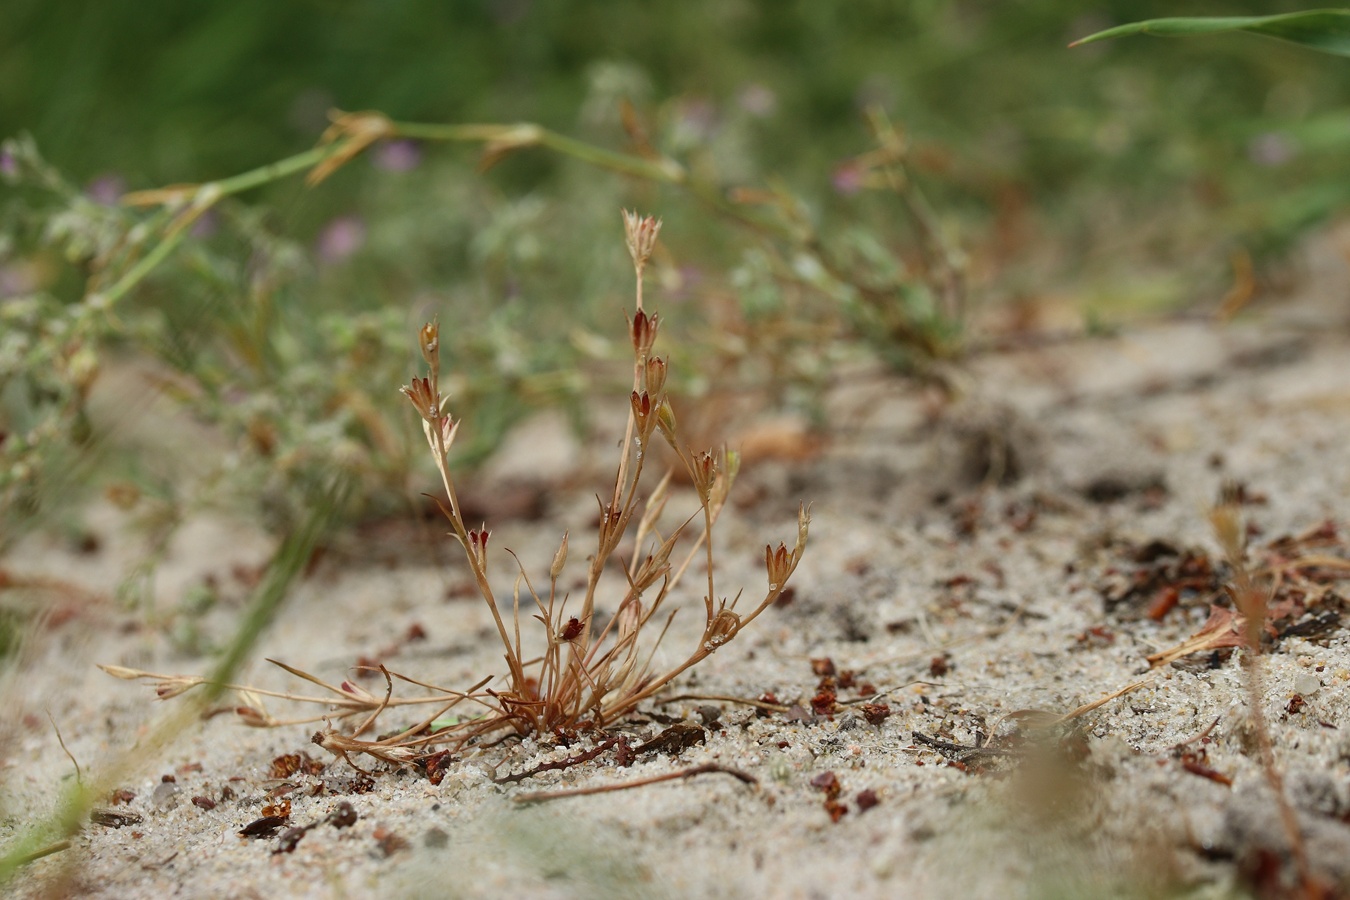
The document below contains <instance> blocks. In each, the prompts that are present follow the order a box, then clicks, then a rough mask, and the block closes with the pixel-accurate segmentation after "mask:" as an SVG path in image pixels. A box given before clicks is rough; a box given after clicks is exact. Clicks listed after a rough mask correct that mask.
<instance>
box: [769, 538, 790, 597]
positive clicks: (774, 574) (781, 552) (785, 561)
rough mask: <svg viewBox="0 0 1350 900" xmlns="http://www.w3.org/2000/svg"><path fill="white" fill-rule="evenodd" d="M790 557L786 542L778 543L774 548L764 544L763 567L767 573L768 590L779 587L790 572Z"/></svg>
mask: <svg viewBox="0 0 1350 900" xmlns="http://www.w3.org/2000/svg"><path fill="white" fill-rule="evenodd" d="M791 563H792V559H791V556H790V554H789V553H788V548H787V545H786V544H783V543H781V542H780V543H779V545H778V549H777V550H775V549H774V548H773V547H772V546H771V545H769V544H765V545H764V568H765V570H766V571H767V572H768V573H769V590H771V591H776V590H778V589H779V588H781V587H782V586H783V585H784V584H785V583H786V582H787V580H788V576H789V575H791V574H792V568H791Z"/></svg>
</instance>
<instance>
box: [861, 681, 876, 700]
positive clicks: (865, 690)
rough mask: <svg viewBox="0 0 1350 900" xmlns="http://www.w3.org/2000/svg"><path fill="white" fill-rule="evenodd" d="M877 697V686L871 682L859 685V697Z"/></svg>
mask: <svg viewBox="0 0 1350 900" xmlns="http://www.w3.org/2000/svg"><path fill="white" fill-rule="evenodd" d="M876 695H877V686H876V685H875V684H873V683H872V682H870V681H864V682H863V683H862V684H860V685H858V696H859V697H875V696H876Z"/></svg>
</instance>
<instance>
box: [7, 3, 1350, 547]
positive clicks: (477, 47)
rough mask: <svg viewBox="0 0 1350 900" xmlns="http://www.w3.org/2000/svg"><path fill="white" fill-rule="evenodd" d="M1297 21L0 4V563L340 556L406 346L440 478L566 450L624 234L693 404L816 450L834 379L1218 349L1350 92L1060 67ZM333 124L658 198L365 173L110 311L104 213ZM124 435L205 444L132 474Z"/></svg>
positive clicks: (428, 173) (1250, 7)
mask: <svg viewBox="0 0 1350 900" xmlns="http://www.w3.org/2000/svg"><path fill="white" fill-rule="evenodd" d="M1303 6H1304V4H1300V3H1297V2H1287V0H1267V2H1262V3H1256V2H1236V0H1234V2H1227V3H1222V2H1199V0H1197V2H1183V3H1178V2H1176V0H1172V2H1162V0H1157V2H1153V0H1129V2H1126V0H1094V2H1082V0H1078V2H1069V0H1051V2H1044V3H1036V4H1016V3H1003V2H992V0H949V2H939V0H912V2H906V3H899V2H883V0H850V2H839V3H828V2H820V0H651V2H647V3H642V4H616V3H612V2H602V0H567V2H562V0H466V2H460V3H444V2H435V0H401V2H386V3H370V2H366V3H360V2H340V0H327V2H320V0H308V2H293V3H276V2H272V0H235V2H232V3H229V4H184V3H181V2H176V0H136V2H130V0H97V2H96V0H67V2H63V3H49V2H39V0H7V2H6V3H4V4H0V136H13V137H17V136H20V135H27V136H31V140H28V139H24V140H19V141H13V142H11V143H9V144H8V145H7V149H6V151H5V154H4V156H3V158H0V176H2V177H3V178H4V179H5V180H4V183H3V185H0V191H3V193H2V194H0V549H3V548H4V547H5V545H6V544H7V543H10V542H12V541H13V540H14V539H15V538H17V537H18V536H21V535H22V534H23V533H24V532H26V531H28V530H30V529H31V528H33V527H34V526H36V525H38V524H41V523H52V522H54V521H59V519H60V516H61V515H62V511H63V510H68V509H69V508H70V506H71V503H70V501H72V500H82V499H88V498H89V497H90V496H94V495H96V494H99V493H100V492H110V493H109V496H111V497H112V498H113V499H114V500H116V501H118V502H121V503H124V504H126V505H128V506H134V505H136V504H137V503H145V502H147V501H146V499H145V498H150V500H153V501H154V504H155V505H154V506H153V509H155V510H158V512H156V513H155V515H154V516H152V517H151V518H154V519H156V521H159V522H161V524H162V523H163V522H170V523H171V522H172V521H175V520H176V519H177V518H178V517H179V516H181V514H182V507H183V505H184V504H185V503H222V504H227V505H231V506H234V507H236V508H242V509H244V510H245V511H250V512H254V513H258V514H260V515H262V516H263V517H264V520H265V521H266V522H267V523H268V524H269V525H270V526H271V527H273V528H275V529H277V530H281V531H284V530H286V529H287V528H290V527H292V526H293V524H294V522H295V521H296V520H297V515H298V511H299V510H302V509H303V508H304V507H305V504H306V502H307V501H306V498H307V497H310V496H312V495H313V492H314V491H316V490H320V489H321V487H320V485H321V483H323V482H324V481H325V480H326V479H329V478H330V477H331V476H333V475H334V474H335V473H342V474H344V475H345V476H347V477H349V478H351V479H353V480H355V481H356V482H357V483H358V484H359V486H360V488H361V489H359V490H356V491H353V492H351V494H350V496H351V497H353V498H354V499H353V500H352V501H351V508H350V509H349V510H347V511H346V514H347V515H348V516H372V515H381V514H384V513H388V512H390V511H391V510H396V509H397V508H399V506H400V504H405V503H406V500H405V498H406V497H407V496H408V495H409V494H410V492H414V491H415V489H416V488H415V486H416V485H417V484H421V483H423V482H422V480H420V476H419V477H416V478H415V477H412V473H414V472H415V471H417V468H416V467H417V466H418V465H420V461H419V456H420V453H419V451H418V444H417V440H418V437H419V436H418V435H417V433H416V426H415V424H414V423H413V422H412V417H411V415H410V414H408V413H407V412H406V411H405V410H404V404H402V403H399V402H398V398H397V395H396V393H395V392H396V389H397V387H398V385H399V384H401V383H403V381H405V380H406V378H407V377H408V375H409V374H410V373H412V372H415V371H416V368H417V366H416V354H415V349H414V342H413V336H414V334H415V329H416V327H417V325H418V324H419V323H420V322H421V321H423V320H424V319H425V318H428V317H430V316H431V315H439V316H440V318H441V321H442V324H443V334H444V335H445V345H446V346H445V355H446V357H447V365H448V366H449V368H450V369H451V370H452V371H453V372H455V373H457V381H456V382H455V384H454V390H455V406H454V409H455V410H456V411H457V412H458V413H459V414H460V415H461V416H463V417H465V418H468V419H470V420H471V422H472V424H471V427H468V428H466V429H464V431H463V432H462V435H463V437H462V440H466V446H465V447H464V454H465V459H464V461H465V462H466V463H472V462H474V461H475V460H480V459H482V458H483V457H484V456H485V454H487V453H489V452H490V450H491V448H492V446H493V445H494V444H495V442H496V441H497V440H498V439H499V438H500V436H501V435H502V434H503V432H504V430H505V429H506V428H507V427H509V425H510V424H511V423H512V422H514V421H516V420H517V419H518V418H519V417H520V416H522V415H524V414H525V413H527V412H528V411H529V410H530V409H532V408H535V407H537V406H540V405H554V404H563V405H566V406H567V407H568V408H569V409H571V410H572V412H573V413H574V414H575V415H576V416H578V417H580V415H581V411H582V410H583V409H584V405H583V403H582V399H583V398H584V396H585V394H586V392H587V391H588V390H590V389H591V388H593V387H595V386H596V381H595V377H596V376H595V373H597V372H601V373H603V372H606V371H608V372H615V371H617V372H620V373H622V371H623V367H622V366H620V367H618V368H617V369H616V368H614V367H613V366H608V367H606V366H601V365H598V363H601V362H612V361H614V360H621V359H622V358H623V348H622V346H619V345H618V344H617V343H616V342H615V340H614V337H615V335H616V334H617V333H618V332H617V328H616V320H617V318H618V316H619V315H620V311H621V310H623V309H625V308H627V305H628V304H629V303H630V302H631V301H630V299H629V298H630V296H631V295H630V293H629V291H630V285H629V284H628V275H627V273H628V268H627V265H626V260H625V258H624V255H623V254H624V250H623V246H622V241H621V239H620V229H619V218H618V212H617V210H618V209H619V207H620V206H629V207H634V208H637V209H639V210H641V211H643V212H652V213H655V214H658V215H661V216H662V217H664V218H665V220H666V227H665V230H664V231H663V235H662V237H663V242H664V243H665V245H666V248H667V250H668V253H667V254H666V255H665V256H664V258H662V259H660V260H658V262H659V263H660V265H659V266H658V268H657V273H656V275H655V278H654V281H655V282H656V283H655V284H654V285H653V293H652V296H653V297H654V298H655V300H656V304H657V306H658V308H660V309H663V310H665V311H666V312H667V313H668V316H667V318H668V321H669V322H670V325H671V327H672V328H675V329H676V330H677V331H679V332H681V334H680V338H679V339H677V341H668V342H667V343H666V344H665V346H666V347H667V348H671V347H675V348H676V349H675V353H676V356H677V359H676V366H677V369H676V371H677V373H678V372H680V371H683V372H684V373H685V374H684V379H685V380H684V382H683V384H684V389H685V390H686V391H688V392H689V393H692V394H698V393H700V392H705V391H707V390H709V389H710V387H711V383H712V381H714V380H724V381H726V382H727V383H731V382H734V383H736V384H740V385H743V386H746V387H748V388H750V389H757V390H759V391H761V393H763V395H764V396H765V398H766V402H769V403H773V404H779V405H787V406H796V407H798V408H801V409H806V410H810V409H811V406H812V403H813V400H814V398H815V396H816V394H815V390H816V389H817V388H818V386H819V385H820V384H821V383H822V382H823V380H824V379H825V378H826V377H827V375H828V373H829V371H830V367H831V365H833V363H835V362H836V361H838V360H839V359H840V358H843V357H866V356H875V357H877V358H880V359H882V360H884V361H885V362H887V363H889V364H891V365H893V366H895V367H897V368H898V369H901V370H904V371H909V372H915V373H919V374H929V375H931V374H932V373H933V372H934V371H935V367H934V363H935V361H940V360H944V359H950V358H956V357H959V355H960V354H961V353H962V352H966V351H969V349H970V348H972V347H978V346H980V343H981V341H983V340H987V339H990V338H991V336H992V337H997V336H998V335H999V334H1006V333H1008V332H1009V331H1010V330H1017V329H1022V330H1033V331H1034V330H1037V329H1052V328H1060V329H1068V330H1070V331H1073V330H1080V331H1086V330H1089V329H1091V328H1097V327H1101V326H1102V325H1103V324H1105V325H1107V326H1111V325H1113V324H1115V323H1119V322H1124V321H1128V320H1130V319H1131V318H1133V317H1137V316H1139V315H1155V314H1165V313H1168V312H1171V311H1175V310H1181V309H1189V308H1195V307H1200V308H1207V309H1212V308H1213V307H1214V306H1215V305H1216V304H1217V303H1218V301H1219V300H1220V298H1222V296H1223V295H1224V293H1225V292H1226V291H1227V290H1228V289H1229V287H1230V285H1231V284H1232V282H1233V277H1234V276H1233V263H1232V260H1233V259H1234V256H1235V254H1239V255H1242V254H1245V255H1246V256H1247V257H1248V258H1251V259H1254V260H1255V262H1256V266H1257V272H1258V274H1259V273H1261V272H1262V271H1264V269H1263V267H1266V266H1270V265H1274V264H1277V263H1278V261H1279V259H1280V253H1281V252H1282V251H1283V250H1285V249H1287V248H1288V247H1289V246H1290V243H1291V241H1293V240H1294V239H1296V238H1297V237H1298V235H1299V234H1300V233H1301V232H1302V231H1303V230H1304V229H1306V228H1308V227H1309V226H1310V225H1313V224H1315V223H1316V222H1319V221H1321V220H1323V219H1325V218H1326V217H1327V216H1329V215H1331V214H1333V213H1334V212H1335V211H1336V210H1337V209H1338V208H1339V207H1340V206H1341V205H1342V204H1343V203H1344V202H1345V201H1346V200H1347V199H1350V180H1348V179H1346V178H1345V167H1344V159H1345V158H1346V156H1345V154H1346V150H1347V148H1348V147H1350V67H1347V65H1346V62H1345V61H1344V60H1341V59H1337V58H1333V57H1324V56H1320V55H1317V54H1312V53H1308V52H1305V51H1301V50H1299V49H1298V48H1295V47H1290V46H1284V45H1281V44H1278V43H1275V42H1270V41H1263V40H1260V39H1257V38H1250V37H1243V36H1233V37H1222V38H1212V39H1204V40H1192V41H1157V40H1152V39H1139V40H1131V41H1122V42H1114V43H1110V44H1104V45H1095V46H1091V47H1087V48H1083V49H1079V50H1074V51H1069V50H1067V49H1066V47H1065V45H1066V44H1067V43H1068V42H1069V41H1070V40H1072V39H1073V38H1076V37H1080V36H1082V35H1085V34H1087V33H1089V32H1092V31H1096V30H1098V29H1101V28H1104V27H1107V26H1110V25H1112V24H1116V23H1118V22H1124V21H1130V20H1133V19H1138V18H1144V17H1151V16H1163V15H1220V14H1223V15H1239V14H1243V15H1245V14H1258V13H1276V12H1282V11H1291V10H1296V9H1300V8H1303ZM333 108H340V109H344V110H367V109H370V110H379V111H381V112H383V113H385V114H387V115H388V116H389V117H391V118H392V119H394V120H397V121H403V122H428V123H467V122H506V123H509V122H517V121H521V122H534V123H538V124H540V125H542V126H544V127H547V128H549V129H552V130H553V131H556V132H558V133H561V134H564V135H568V136H570V137H574V138H577V139H579V140H582V141H585V142H587V143H588V144H592V145H595V146H598V147H603V148H607V149H610V150H614V151H618V152H623V153H634V154H637V155H644V154H645V155H646V156H647V157H649V158H656V157H660V158H664V159H670V160H674V161H677V162H678V163H679V164H680V165H681V166H683V167H684V170H685V171H687V172H688V173H689V182H690V183H689V184H687V185H683V186H681V185H671V184H662V183H659V182H655V181H651V180H644V179H641V178H634V177H630V176H624V175H620V174H616V173H614V172H612V171H605V170H602V169H599V168H595V167H593V166H590V165H587V164H586V163H585V162H583V161H580V160H578V159H576V158H574V157H573V156H570V155H568V154H565V153H556V152H551V151H548V150H544V149H527V150H524V151H522V152H517V153H512V154H508V155H505V156H504V158H501V159H496V158H495V157H494V158H493V159H492V162H494V163H495V165H492V166H491V167H490V168H489V167H486V166H484V165H481V164H480V163H481V159H480V149H481V148H480V147H476V146H470V145H465V144H454V143H432V142H416V141H412V140H394V141H384V142H381V143H379V144H376V145H375V146H373V147H372V148H371V149H370V150H369V152H367V153H366V154H364V155H363V156H361V157H360V158H358V159H356V160H355V161H354V162H352V163H350V164H348V165H347V166H345V167H344V168H342V169H341V170H340V171H339V172H337V174H336V175H334V176H333V177H332V178H330V179H329V180H327V181H325V182H324V183H323V184H321V185H319V186H317V187H314V188H309V187H306V186H305V185H304V183H303V181H302V180H301V179H300V178H290V179H281V180H277V181H274V182H270V183H268V184H265V185H263V186H261V187H259V188H258V189H257V190H253V191H250V192H247V193H244V194H241V195H239V196H238V197H231V198H228V199H227V200H226V201H223V202H221V203H220V204H218V205H216V206H214V207H213V208H212V209H210V210H209V211H208V213H207V214H206V215H204V216H203V217H201V218H200V219H198V220H196V221H194V222H192V223H191V229H190V234H189V236H188V237H187V238H186V240H184V242H183V244H182V245H181V246H178V247H176V248H175V249H174V250H173V252H171V253H169V254H167V255H166V256H165V259H164V260H163V262H162V263H160V264H159V265H158V266H157V267H155V268H154V270H153V271H151V272H150V273H149V274H148V275H147V276H146V277H145V278H144V279H138V280H137V281H136V282H135V284H134V287H133V288H132V289H131V290H130V291H129V292H128V293H127V295H126V296H125V297H121V298H119V299H117V300H116V302H113V303H109V302H107V297H106V295H104V294H101V293H100V292H102V291H105V290H106V289H107V287H108V284H109V282H110V281H113V280H115V279H114V278H112V277H111V276H110V273H111V274H112V275H113V276H115V275H117V274H119V273H120V274H125V272H126V271H127V269H128V267H130V266H133V265H135V264H136V263H137V262H138V261H140V260H143V259H145V258H146V256H147V254H148V253H150V252H151V250H152V248H153V247H154V246H156V242H157V241H158V240H159V239H160V238H162V237H163V235H164V234H165V233H166V229H167V228H170V227H171V226H172V223H171V222H170V221H169V219H168V214H167V213H162V212H157V211H156V210H154V209H153V208H150V209H145V208H131V207H128V206H125V205H122V204H119V202H118V200H119V197H121V196H122V195H123V194H124V192H126V191H135V190H144V189H149V188H155V187H160V186H164V185H169V184H174V183H179V182H202V181H208V180H214V179H221V178H226V177H228V176H231V175H234V174H237V173H240V172H244V171H246V170H249V169H253V168H255V167H257V166H261V165H264V164H267V163H270V162H273V161H276V160H279V159H282V158H285V157H288V156H291V155H293V154H296V153H299V152H302V151H304V150H305V149H307V148H309V147H311V146H313V145H314V144H315V142H316V140H317V139H318V137H319V135H320V133H321V132H322V131H323V130H324V128H325V127H326V126H327V124H328V118H327V116H328V112H329V110H330V109H333ZM888 129H892V130H888ZM879 146H880V149H878V147H879ZM691 185H692V186H694V187H697V189H696V190H695V189H692V188H691ZM878 186H880V187H882V188H884V189H882V190H876V189H875V188H877V187H878ZM710 198H712V200H711V201H710ZM729 206H730V207H735V208H736V209H741V210H745V211H746V216H745V217H748V218H750V219H751V220H752V221H751V222H750V223H749V224H747V222H746V221H744V218H745V217H738V214H728V211H727V210H728V207H729ZM756 217H758V218H756ZM957 295H959V296H957ZM695 364H697V365H695ZM128 373H130V374H128ZM619 381H620V382H621V381H622V379H619ZM118 384H121V385H122V386H123V391H122V392H121V393H118V392H117V390H114V387H115V386H116V385H118ZM127 384H130V385H132V387H131V388H130V389H126V385H127ZM110 385H111V386H113V387H110ZM100 397H103V398H104V400H103V401H102V404H100ZM152 397H158V398H161V399H163V398H167V399H168V400H170V401H172V403H174V404H176V405H177V408H178V410H179V411H180V413H181V414H183V415H185V416H186V420H187V421H189V422H190V423H191V424H192V426H193V427H199V428H200V429H202V430H201V432H200V433H198V432H195V431H191V430H189V431H188V432H187V433H186V435H178V436H177V438H176V442H175V441H171V440H158V439H146V438H144V437H138V436H137V435H136V434H135V428H134V422H135V421H136V420H137V419H138V418H139V417H140V416H142V415H143V414H145V413H146V411H147V409H148V408H149V407H150V405H151V403H152V400H151V398H152ZM156 402H157V401H156ZM129 423H131V424H129ZM199 441H206V443H204V444H203V443H200V442H199ZM203 447H207V448H210V449H209V450H203V449H201V448H203ZM185 485H190V488H187V487H185ZM185 492H186V493H185ZM188 494H190V497H189V496H188Z"/></svg>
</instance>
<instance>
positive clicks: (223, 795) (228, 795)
mask: <svg viewBox="0 0 1350 900" xmlns="http://www.w3.org/2000/svg"><path fill="white" fill-rule="evenodd" d="M233 799H234V788H232V787H230V786H229V785H228V784H227V785H225V786H224V787H223V788H221V789H220V802H221V803H226V802H228V801H230V800H233Z"/></svg>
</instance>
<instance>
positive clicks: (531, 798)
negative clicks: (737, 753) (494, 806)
mask: <svg viewBox="0 0 1350 900" xmlns="http://www.w3.org/2000/svg"><path fill="white" fill-rule="evenodd" d="M712 772H721V773H723V774H725V775H730V776H732V777H733V778H735V779H737V780H739V781H740V782H741V783H742V784H749V785H757V784H759V780H758V779H756V778H755V776H753V775H750V774H747V773H745V772H742V771H741V770H740V769H733V768H731V767H730V766H724V765H721V764H720V763H704V764H703V765H700V766H693V767H692V768H689V769H680V770H679V771H678V772H667V773H665V774H664V775H652V776H650V777H648V778H635V779H633V780H632V781H621V782H619V783H617V784H600V785H593V786H591V787H581V788H568V789H566V790H560V791H531V792H530V793H527V794H516V795H515V796H514V797H512V798H511V799H512V800H513V801H515V802H516V803H542V802H543V801H545V800H558V799H560V798H562V797H584V796H586V795H588V794H607V793H610V792H611V791H626V790H628V789H629V788H637V787H645V786H646V785H649V784H659V783H660V782H662V781H677V780H679V779H681V778H693V777H694V776H695V775H706V774H709V773H712Z"/></svg>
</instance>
